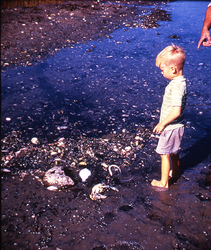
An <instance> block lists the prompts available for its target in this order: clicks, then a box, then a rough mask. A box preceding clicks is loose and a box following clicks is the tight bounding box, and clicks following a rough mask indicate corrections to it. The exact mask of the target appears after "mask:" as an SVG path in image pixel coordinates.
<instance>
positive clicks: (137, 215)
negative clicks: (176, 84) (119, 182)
mask: <svg viewBox="0 0 211 250" xmlns="http://www.w3.org/2000/svg"><path fill="white" fill-rule="evenodd" d="M206 7H207V3H206V2H200V1H198V2H191V3H190V2H186V1H184V2H183V1H181V2H175V3H169V5H168V10H169V11H170V12H171V13H172V15H171V16H172V22H161V23H160V24H161V26H160V27H158V28H156V29H147V30H144V29H142V28H127V27H126V28H123V29H119V30H117V31H115V32H114V33H112V34H111V35H110V37H108V38H105V39H103V40H97V41H90V42H89V43H87V44H78V45H77V46H74V48H73V49H71V48H67V49H64V50H62V51H61V52H59V53H58V54H57V55H55V56H53V57H50V58H48V59H46V60H45V61H43V62H41V63H39V64H37V65H34V66H31V67H18V68H14V69H9V70H3V71H2V74H1V81H2V136H3V137H4V136H5V135H7V134H8V133H10V132H11V131H12V130H21V131H22V132H23V135H25V140H26V141H30V139H31V138H32V137H33V136H37V137H38V138H39V139H40V140H44V139H45V140H47V141H50V140H54V139H55V138H58V137H61V136H74V135H75V134H74V133H77V132H75V131H80V132H79V133H84V134H86V135H90V136H91V135H95V136H96V137H99V136H101V135H102V134H107V133H109V132H111V131H122V129H128V130H133V129H134V128H135V127H137V126H138V125H139V124H143V125H145V127H147V128H152V127H153V126H154V125H155V124H156V123H157V121H158V118H159V110H160V105H161V102H162V95H163V92H164V88H165V86H166V84H167V80H165V79H164V78H163V76H162V75H161V74H160V70H159V69H158V68H156V66H155V58H156V56H157V54H158V53H159V52H160V51H161V50H162V49H163V48H164V47H166V46H168V45H169V44H171V43H174V44H176V45H180V46H182V47H183V48H184V50H185V52H186V56H187V59H186V65H185V68H184V75H185V77H186V78H187V85H188V102H187V107H186V119H187V124H186V131H185V136H184V140H183V145H182V152H181V157H182V159H181V164H182V168H183V176H184V177H183V178H181V179H180V181H179V183H178V184H179V185H175V186H173V188H172V189H171V191H170V192H168V193H159V194H158V193H156V192H154V191H152V190H151V189H150V188H149V186H150V184H149V183H146V181H145V179H146V177H145V176H139V177H138V176H136V177H135V179H134V182H133V183H132V184H131V183H129V184H125V186H123V187H122V189H121V190H120V194H119V196H112V195H111V198H110V200H109V201H108V203H106V202H103V203H96V205H95V206H94V205H93V203H92V201H90V200H89V199H87V198H84V199H78V200H77V208H76V205H75V204H74V199H72V201H71V202H70V203H68V202H69V201H68V197H67V195H66V194H65V193H60V194H59V195H58V196H55V195H54V194H52V197H51V198H49V200H50V201H48V202H49V203H50V202H51V206H52V207H53V208H54V207H55V209H57V210H55V211H58V212H61V213H63V214H65V212H64V211H63V210H62V206H63V205H64V204H63V203H67V204H70V206H71V209H70V208H69V209H70V210H71V211H70V218H69V217H68V221H67V220H66V217H65V216H61V217H60V220H58V218H56V217H52V218H56V219H55V221H56V222H55V221H53V222H49V221H47V220H50V219H49V218H47V216H46V217H45V218H46V222H45V221H43V223H46V225H48V222H49V223H51V224H53V223H57V228H56V229H55V233H56V232H57V233H59V235H57V237H55V238H56V243H55V245H58V246H61V249H67V248H68V246H70V245H71V244H72V245H71V246H73V245H74V246H75V248H74V249H79V248H81V249H86V248H83V247H86V246H88V245H89V246H92V247H91V248H90V249H200V246H202V248H201V249H209V246H210V244H209V242H210V241H209V240H210V231H209V230H210V227H209V226H208V225H209V224H210V207H209V204H208V202H209V201H210V189H209V188H208V189H204V186H203V185H204V184H203V183H202V182H203V179H200V180H201V181H202V182H200V181H199V180H198V179H197V178H198V177H199V176H201V174H202V175H203V172H200V171H201V169H204V168H205V170H207V171H209V170H208V169H206V167H207V166H208V160H207V157H208V155H209V152H210V148H211V126H210V124H211V85H210V68H211V60H210V55H211V48H200V49H199V50H197V43H198V40H199V37H200V32H201V28H202V23H203V18H204V13H205V11H206ZM171 35H176V36H177V37H178V39H176V38H174V39H172V38H169V36H171ZM7 118H11V121H7V120H8V119H7ZM73 131H74V133H73ZM149 145H150V147H151V148H152V147H155V145H156V141H153V140H152V141H150V142H149ZM150 159H151V160H150ZM154 160H155V158H150V156H149V161H148V163H150V164H152V165H153V169H156V171H157V172H152V171H151V172H148V174H149V175H150V176H151V177H152V178H154V177H156V178H159V170H158V169H159V160H158V159H157V158H156V161H154ZM156 165H157V166H156ZM196 167H197V168H196ZM205 170H204V171H205ZM203 176H204V175H203ZM136 178H137V179H136ZM190 180H191V181H190ZM200 183H201V186H200V185H199V184H200ZM37 188H40V187H37ZM22 192H23V195H24V192H26V194H27V195H28V196H27V195H26V197H29V196H30V197H32V200H36V199H39V201H42V202H43V203H44V200H45V195H46V193H45V192H46V191H43V192H42V193H41V194H40V195H38V193H34V194H33V195H32V196H31V194H30V192H29V191H28V190H27V188H25V191H22ZM28 192H29V193H28ZM196 192H197V193H196ZM87 195H88V194H87ZM72 196H73V194H72V193H71V198H72ZM120 197H121V199H120ZM57 198H58V199H57ZM57 200H59V203H56V202H57ZM45 202H46V201H45ZM62 202H63V203H62ZM85 203H86V209H85V208H84V204H85ZM55 204H57V205H55ZM58 204H59V205H58ZM87 204H88V205H87ZM60 205H61V206H60ZM23 206H24V203H23ZM39 206H41V205H39V204H38V205H37V207H35V208H34V210H35V211H38V210H39ZM43 206H44V205H43ZM93 206H94V208H93ZM47 207H48V206H47V205H46V206H45V209H46V210H47ZM46 210H44V212H43V213H44V215H45V213H47V212H45V211H46ZM60 210H61V211H60ZM38 212H39V211H38ZM38 212H37V213H38ZM55 213H56V212H55ZM66 214H67V213H66ZM102 215H103V216H102ZM90 216H92V217H93V218H98V219H99V220H98V222H97V223H96V221H95V223H94V224H92V223H93V221H92V220H91V217H90ZM52 218H51V219H52ZM79 218H80V219H81V218H82V219H83V218H87V220H85V219H84V220H85V222H84V223H85V226H84V224H83V223H82V222H83V221H79V220H80V219H79ZM82 219H81V220H82ZM44 220H45V219H44ZM52 220H53V219H52ZM115 222H118V223H119V224H116V223H115ZM70 224H71V226H72V228H70V229H68V230H69V231H68V230H67V228H69V226H70ZM199 224H200V225H199ZM49 225H50V224H49ZM122 225H123V226H122ZM49 227H50V226H49ZM74 227H76V228H77V229H76V230H74V229H73V228H74ZM84 227H86V230H84ZM51 230H52V231H53V230H54V229H53V228H51ZM65 230H66V231H65ZM83 230H84V231H83ZM81 232H83V233H81ZM117 232H118V233H117ZM64 235H67V236H68V237H70V238H71V239H72V240H71V241H70V240H69V241H68V240H66V241H65V240H64V238H63V236H64ZM193 235H198V240H197V239H195V238H194V236H193ZM117 239H118V243H114V242H115V240H116V242H117ZM28 241H29V239H28ZM43 242H44V240H43ZM46 242H47V240H45V244H47V243H46ZM49 242H50V238H49ZM61 242H62V243H61ZM163 242H165V246H166V248H163ZM40 244H41V243H40ZM43 244H44V243H43ZM94 246H95V247H96V248H94ZM97 247H99V248H97ZM106 247H108V248H106ZM43 248H44V247H43ZM39 249H40V248H39Z"/></svg>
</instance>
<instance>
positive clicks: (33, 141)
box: [31, 137, 39, 144]
mask: <svg viewBox="0 0 211 250" xmlns="http://www.w3.org/2000/svg"><path fill="white" fill-rule="evenodd" d="M31 143H33V144H38V143H39V140H38V139H37V137H33V138H32V139H31Z"/></svg>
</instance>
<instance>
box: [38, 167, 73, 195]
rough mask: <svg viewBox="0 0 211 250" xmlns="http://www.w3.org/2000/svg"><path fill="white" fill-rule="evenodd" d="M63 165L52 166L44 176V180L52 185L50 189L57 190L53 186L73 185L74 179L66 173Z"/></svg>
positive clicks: (47, 184)
mask: <svg viewBox="0 0 211 250" xmlns="http://www.w3.org/2000/svg"><path fill="white" fill-rule="evenodd" d="M62 168H63V167H53V168H50V169H49V170H48V171H47V172H46V173H45V175H44V177H43V182H44V184H45V185H46V186H51V187H49V188H48V189H49V190H51V191H52V190H55V188H53V187H57V189H58V188H61V187H63V186H73V185H74V184H75V183H74V181H73V180H72V179H71V178H70V177H69V176H67V175H65V172H64V170H63V169H62Z"/></svg>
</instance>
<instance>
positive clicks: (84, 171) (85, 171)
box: [79, 168, 91, 182]
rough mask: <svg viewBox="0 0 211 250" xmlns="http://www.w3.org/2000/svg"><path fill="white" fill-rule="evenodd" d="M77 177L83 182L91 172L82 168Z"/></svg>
mask: <svg viewBox="0 0 211 250" xmlns="http://www.w3.org/2000/svg"><path fill="white" fill-rule="evenodd" d="M79 176H80V177H81V179H82V182H85V181H86V180H87V179H88V178H89V176H91V171H90V170H89V169H88V168H84V169H82V170H81V171H80V172H79Z"/></svg>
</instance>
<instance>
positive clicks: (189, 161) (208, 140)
mask: <svg viewBox="0 0 211 250" xmlns="http://www.w3.org/2000/svg"><path fill="white" fill-rule="evenodd" d="M182 152H183V153H184V154H185V155H184V156H183V157H182V158H180V173H181V174H183V173H184V172H185V170H187V169H190V168H193V167H195V166H196V165H198V164H199V163H201V162H203V161H204V160H205V159H207V158H208V156H210V159H211V134H209V135H206V137H203V138H201V139H200V140H199V141H197V142H196V143H195V144H193V145H192V146H191V147H189V148H187V149H185V150H183V151H182ZM210 163H211V161H210ZM177 180H178V178H174V177H172V178H170V179H169V186H171V185H172V184H174V183H176V182H177Z"/></svg>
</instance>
